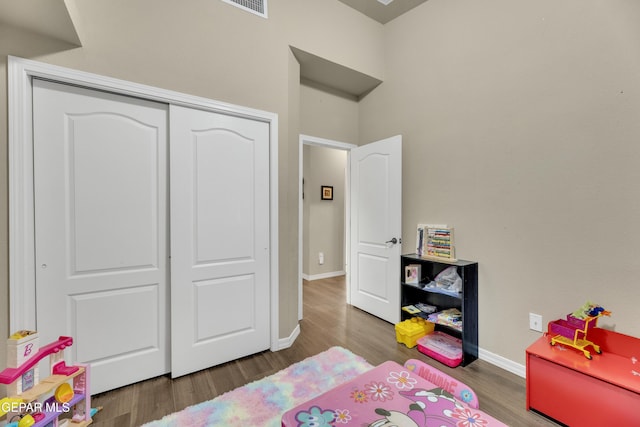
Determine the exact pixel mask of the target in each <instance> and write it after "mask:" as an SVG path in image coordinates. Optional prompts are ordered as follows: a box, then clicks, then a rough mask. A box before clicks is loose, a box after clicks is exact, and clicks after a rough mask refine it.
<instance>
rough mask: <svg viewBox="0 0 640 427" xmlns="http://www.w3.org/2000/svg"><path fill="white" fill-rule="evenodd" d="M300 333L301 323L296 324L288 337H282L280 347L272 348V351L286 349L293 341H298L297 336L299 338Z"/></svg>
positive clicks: (279, 342) (279, 341)
mask: <svg viewBox="0 0 640 427" xmlns="http://www.w3.org/2000/svg"><path fill="white" fill-rule="evenodd" d="M298 335H300V324H297V325H296V327H295V328H294V329H293V331H292V332H291V334H290V335H289V336H288V337H286V338H280V339H279V340H278V348H276V349H273V348H272V349H271V351H278V350H284V349H285V348H289V347H291V346H292V345H293V343H294V342H295V341H296V338H298Z"/></svg>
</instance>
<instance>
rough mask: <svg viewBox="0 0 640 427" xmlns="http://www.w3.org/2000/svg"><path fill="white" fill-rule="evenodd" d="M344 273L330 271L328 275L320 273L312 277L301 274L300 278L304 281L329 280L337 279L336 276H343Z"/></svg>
mask: <svg viewBox="0 0 640 427" xmlns="http://www.w3.org/2000/svg"><path fill="white" fill-rule="evenodd" d="M344 275H345V273H344V271H332V272H330V273H322V274H312V275H308V274H304V273H303V274H302V278H303V279H304V280H309V281H312V280H320V279H329V278H331V277H338V276H344Z"/></svg>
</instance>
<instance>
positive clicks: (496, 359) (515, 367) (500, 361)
mask: <svg viewBox="0 0 640 427" xmlns="http://www.w3.org/2000/svg"><path fill="white" fill-rule="evenodd" d="M478 357H479V358H480V359H482V360H484V361H487V362H489V363H491V364H492V365H495V366H497V367H498V368H502V369H504V370H505V371H509V372H511V373H512V374H516V375H518V376H519V377H522V378H525V377H526V374H527V369H526V367H525V365H521V364H520V363H516V362H514V361H513V360H509V359H507V358H505V357H502V356H499V355H497V354H495V353H491V352H490V351H487V350H484V349H481V348H480V349H478Z"/></svg>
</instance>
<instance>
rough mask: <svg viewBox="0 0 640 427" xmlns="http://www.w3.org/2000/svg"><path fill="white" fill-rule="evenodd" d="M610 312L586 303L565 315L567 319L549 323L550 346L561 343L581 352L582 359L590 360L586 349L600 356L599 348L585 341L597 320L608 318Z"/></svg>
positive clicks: (589, 353) (589, 354)
mask: <svg viewBox="0 0 640 427" xmlns="http://www.w3.org/2000/svg"><path fill="white" fill-rule="evenodd" d="M610 315H611V312H610V311H607V310H605V309H604V308H603V307H602V306H600V305H598V304H594V303H591V302H587V303H586V304H585V305H583V306H582V307H580V308H579V309H577V310H576V311H574V312H573V313H571V314H567V319H566V320H564V319H558V320H554V321H553V322H549V335H551V341H550V344H551V345H556V343H561V344H564V345H566V346H567V347H573V348H575V349H578V350H580V351H582V353H583V354H584V357H586V358H587V359H591V358H592V356H591V352H590V351H589V350H587V347H592V348H593V349H594V350H595V352H596V353H598V354H601V353H602V350H601V349H600V346H599V345H597V344H595V343H594V342H592V341H589V340H587V335H588V334H589V331H590V330H591V329H593V328H595V327H596V324H597V323H598V318H600V317H602V316H610Z"/></svg>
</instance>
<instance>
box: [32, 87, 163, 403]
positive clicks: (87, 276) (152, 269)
mask: <svg viewBox="0 0 640 427" xmlns="http://www.w3.org/2000/svg"><path fill="white" fill-rule="evenodd" d="M167 109H168V107H167V105H164V104H158V103H154V102H148V101H143V100H140V99H135V98H129V97H125V96H119V95H114V94H110V93H104V92H100V91H95V90H88V89H83V88H78V87H75V86H68V85H62V84H58V83H52V82H47V81H41V80H34V82H33V115H34V117H33V121H34V186H35V230H36V242H35V246H36V268H37V272H36V300H37V308H36V315H37V328H38V331H39V333H40V336H41V338H40V342H41V343H43V344H46V343H48V342H50V341H53V340H55V339H57V337H58V336H59V335H70V336H72V337H74V339H75V343H74V345H73V346H72V347H71V348H70V349H69V350H67V358H68V359H70V361H78V362H88V363H91V365H92V379H91V383H92V384H91V392H92V393H99V392H101V391H104V390H108V389H112V388H115V387H120V386H122V385H125V384H130V383H133V382H136V381H139V380H143V379H146V378H150V377H154V376H157V375H161V374H164V373H166V372H168V370H169V354H168V348H169V346H168V342H169V340H168V318H167V311H168V310H167V276H168V272H167V235H168V232H167V211H168V209H167V178H166V177H167V166H166V165H167V157H166V155H167Z"/></svg>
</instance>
